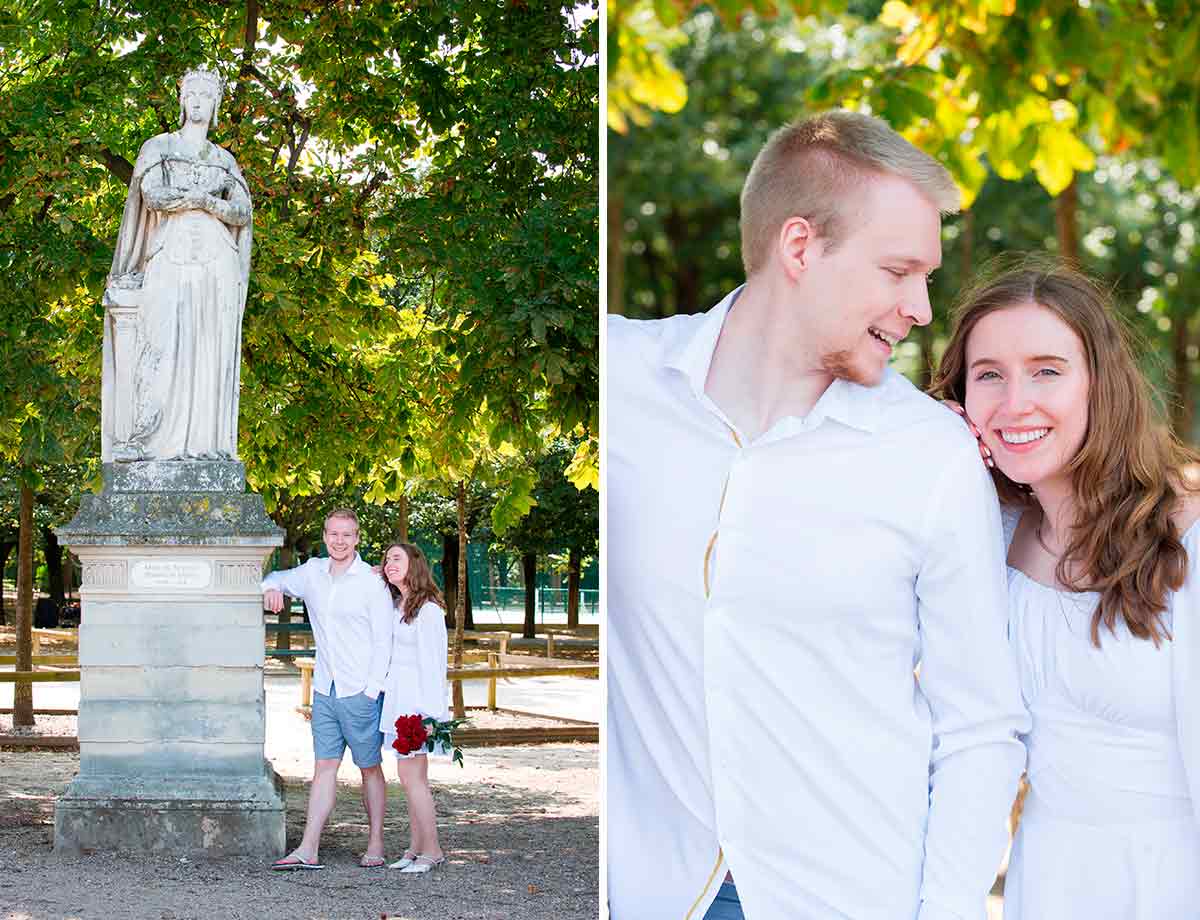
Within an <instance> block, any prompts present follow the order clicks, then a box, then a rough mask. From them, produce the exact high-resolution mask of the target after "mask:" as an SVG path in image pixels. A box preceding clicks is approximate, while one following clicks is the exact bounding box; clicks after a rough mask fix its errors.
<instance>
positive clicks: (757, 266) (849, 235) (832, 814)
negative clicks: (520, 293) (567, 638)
mask: <svg viewBox="0 0 1200 920" xmlns="http://www.w3.org/2000/svg"><path fill="white" fill-rule="evenodd" d="M958 202H959V196H958V191H957V189H956V187H955V186H954V184H953V182H952V181H951V179H950V176H949V174H948V173H947V172H946V170H945V169H944V168H943V167H942V166H941V165H940V164H938V163H937V162H936V161H935V160H933V159H932V158H930V157H928V156H926V155H925V154H924V153H921V152H920V151H918V150H916V149H915V148H914V147H912V146H911V145H910V144H908V143H907V142H906V141H904V140H903V139H902V138H901V137H899V135H897V134H896V133H895V132H893V131H892V130H891V129H890V128H889V127H888V126H887V125H885V124H884V123H883V122H881V121H879V120H878V119H874V118H870V117H868V116H865V115H861V114H856V113H850V112H829V113H825V114H823V115H820V116H817V117H814V118H811V119H808V120H806V121H803V122H799V123H797V124H795V125H791V126H789V127H787V128H785V129H783V130H782V131H781V132H779V133H777V134H776V135H775V136H774V137H773V138H772V139H771V140H770V141H769V142H768V144H767V145H766V146H765V147H764V148H763V150H762V151H761V152H760V154H759V156H758V158H757V159H756V161H755V163H754V166H753V168H752V169H751V172H750V174H749V176H748V177H747V180H746V184H745V187H744V189H743V193H742V249H743V260H744V262H745V265H746V274H747V281H746V284H745V285H744V286H743V287H742V288H740V289H738V290H736V291H734V292H732V293H731V294H730V295H729V296H727V297H726V298H725V299H724V300H723V301H722V302H721V303H720V304H718V305H717V306H716V307H715V308H714V309H712V310H711V311H709V312H708V313H707V314H702V315H697V316H675V317H671V318H669V319H665V320H657V321H651V322H635V321H631V320H627V319H624V318H622V317H613V318H611V320H610V323H609V334H608V351H607V355H608V388H607V424H608V429H607V447H606V449H607V485H606V488H607V501H608V531H607V545H606V552H607V554H608V556H607V558H608V587H607V592H608V616H609V628H608V632H607V640H606V641H607V642H608V649H607V668H608V714H607V726H608V728H607V736H606V743H607V758H608V764H607V785H606V802H607V808H608V810H607V816H608V821H607V836H608V867H609V868H608V899H609V906H610V909H611V914H612V917H613V918H614V920H643V918H646V920H660V918H677V920H701V918H704V917H706V916H707V917H709V918H716V917H722V918H724V917H741V916H743V915H744V916H745V917H748V918H750V920H828V918H850V920H913V918H919V920H985V903H986V893H987V891H988V889H989V887H990V885H991V883H992V881H993V879H994V877H995V873H996V869H997V867H998V864H999V861H1000V858H1001V856H1002V854H1003V850H1004V846H1005V842H1006V839H1007V838H1006V830H1005V817H1006V816H1007V814H1008V810H1009V806H1010V804H1011V802H1012V799H1013V795H1014V792H1015V790H1016V784H1017V780H1018V778H1019V776H1020V773H1021V770H1022V767H1023V765H1024V763H1025V750H1024V748H1023V746H1022V744H1021V742H1020V741H1019V740H1018V739H1017V737H1016V736H1017V733H1018V732H1019V731H1024V730H1025V729H1026V727H1027V715H1026V713H1025V711H1024V708H1023V707H1022V704H1021V699H1020V695H1019V691H1018V688H1017V680H1016V674H1015V669H1014V667H1013V664H1012V662H1011V661H1010V659H1009V657H1008V650H1007V644H1006V639H1005V629H1006V625H1005V624H1006V610H1005V602H1006V582H1005V567H1004V557H1003V549H1002V537H1001V524H1000V515H999V507H998V505H997V501H996V497H995V493H994V491H993V488H992V486H991V483H990V482H989V480H988V474H987V472H986V470H985V468H984V465H983V463H982V461H981V460H980V457H979V453H978V449H977V447H976V445H975V440H974V438H972V437H971V435H970V434H969V433H968V431H967V429H966V426H964V425H963V424H962V421H961V419H959V418H957V417H956V416H955V415H954V414H953V413H951V412H950V411H949V410H948V409H945V408H943V407H941V406H939V405H938V404H937V403H935V402H934V401H933V400H931V399H929V398H927V397H926V396H924V395H922V394H921V393H919V392H918V391H917V390H916V389H915V388H914V387H913V386H912V385H911V384H909V383H908V382H907V381H906V380H905V379H904V378H903V377H901V376H900V375H898V374H896V373H895V372H894V371H892V370H890V369H889V368H888V367H887V363H888V359H889V357H890V355H891V353H892V351H893V349H894V348H895V346H896V343H898V342H899V341H900V340H901V339H903V338H904V337H905V335H906V334H907V333H908V332H909V331H910V329H911V328H912V326H914V325H923V324H925V323H928V322H929V320H930V316H931V313H930V304H929V296H928V292H927V289H926V284H927V276H928V274H929V273H930V272H932V271H933V270H934V269H936V268H937V267H938V266H939V264H940V262H941V242H940V224H941V221H940V213H949V212H953V211H955V210H957V207H958ZM918 665H919V668H920V669H919V680H918V679H916V678H915V677H914V668H915V667H916V666H918ZM733 882H736V888H735V887H734V885H733V884H732V883H733ZM723 883H724V884H723Z"/></svg>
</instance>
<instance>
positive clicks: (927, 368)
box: [917, 323, 934, 393]
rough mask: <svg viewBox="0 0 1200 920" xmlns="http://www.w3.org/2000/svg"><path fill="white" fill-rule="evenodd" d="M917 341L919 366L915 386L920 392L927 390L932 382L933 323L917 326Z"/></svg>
mask: <svg viewBox="0 0 1200 920" xmlns="http://www.w3.org/2000/svg"><path fill="white" fill-rule="evenodd" d="M917 343H918V344H919V345H920V346H921V366H920V367H919V368H918V371H920V375H919V379H918V381H917V386H918V387H919V388H920V390H921V392H923V393H926V392H928V391H929V385H930V384H931V383H933V364H934V360H933V323H929V325H927V326H918V327H917Z"/></svg>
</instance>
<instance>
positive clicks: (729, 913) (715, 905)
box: [704, 882, 745, 920]
mask: <svg viewBox="0 0 1200 920" xmlns="http://www.w3.org/2000/svg"><path fill="white" fill-rule="evenodd" d="M704 920H745V914H743V913H742V902H741V901H740V900H739V899H738V893H737V889H736V888H735V887H734V886H733V882H722V883H721V890H720V891H718V892H717V899H716V900H715V901H713V902H712V906H711V907H709V909H708V912H707V913H705V915H704Z"/></svg>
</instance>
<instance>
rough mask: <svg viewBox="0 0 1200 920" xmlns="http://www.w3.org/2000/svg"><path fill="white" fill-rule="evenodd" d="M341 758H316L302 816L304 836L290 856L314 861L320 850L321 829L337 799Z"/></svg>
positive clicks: (323, 827)
mask: <svg viewBox="0 0 1200 920" xmlns="http://www.w3.org/2000/svg"><path fill="white" fill-rule="evenodd" d="M341 762H342V761H341V759H340V758H339V759H337V760H318V761H317V766H316V769H315V770H314V771H313V781H312V787H311V788H310V789H309V790H308V814H307V815H306V816H305V818H304V837H303V838H302V839H301V841H300V846H298V847H296V849H295V850H293V851H292V854H291V855H292V856H296V857H299V858H300V859H303V860H304V861H305V862H316V861H317V856H318V855H319V854H320V850H321V831H323V830H324V829H325V822H326V821H328V820H329V815H330V814H331V813H332V812H333V805H334V802H335V801H337V774H338V766H340V764H341Z"/></svg>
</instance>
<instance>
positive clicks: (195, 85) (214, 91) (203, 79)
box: [179, 67, 225, 128]
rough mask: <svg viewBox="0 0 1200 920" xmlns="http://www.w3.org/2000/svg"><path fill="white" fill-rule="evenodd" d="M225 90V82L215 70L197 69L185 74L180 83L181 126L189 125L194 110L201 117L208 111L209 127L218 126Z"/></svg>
mask: <svg viewBox="0 0 1200 920" xmlns="http://www.w3.org/2000/svg"><path fill="white" fill-rule="evenodd" d="M224 90H225V81H224V80H223V79H221V75H220V74H219V73H217V72H216V71H215V70H208V69H207V68H205V67H197V68H196V69H194V70H189V71H188V72H187V73H185V74H184V75H183V77H182V78H181V79H180V81H179V126H180V127H183V126H184V125H185V124H187V121H188V113H189V111H192V110H193V109H194V110H195V113H196V115H197V116H199V117H203V113H204V112H205V111H207V113H208V127H210V128H211V127H213V126H214V125H216V123H217V112H218V111H219V110H220V108H221V94H222V93H223V92H224Z"/></svg>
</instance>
